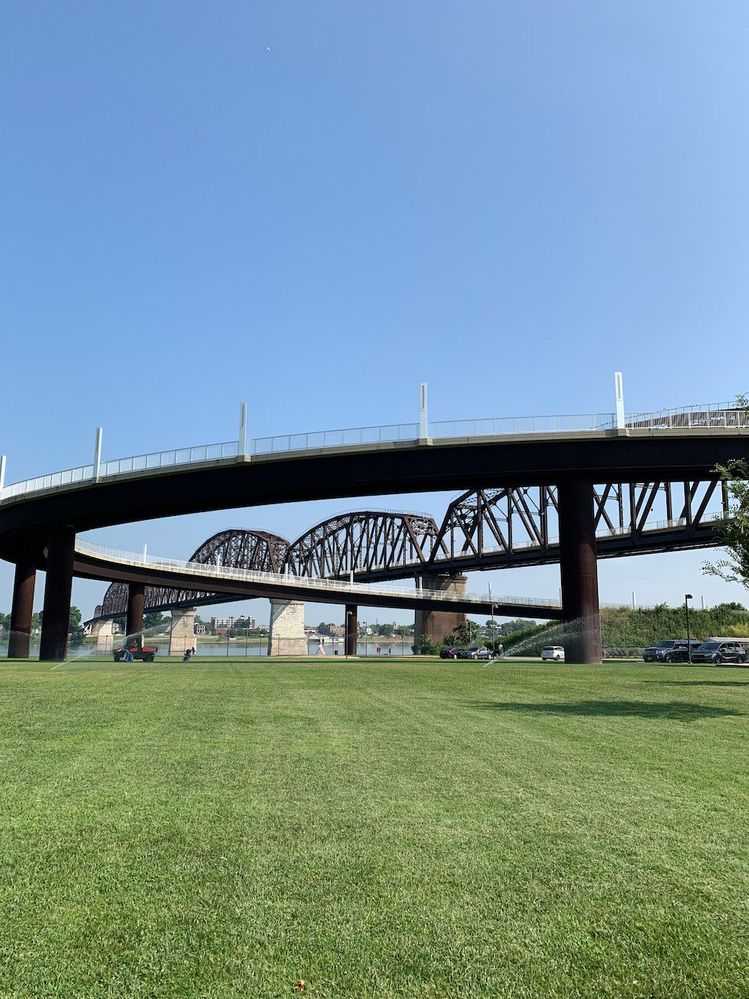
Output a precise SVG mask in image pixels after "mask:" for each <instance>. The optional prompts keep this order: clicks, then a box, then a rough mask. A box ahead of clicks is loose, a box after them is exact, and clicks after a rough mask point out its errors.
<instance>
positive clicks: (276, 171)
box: [0, 0, 749, 620]
mask: <svg viewBox="0 0 749 999" xmlns="http://www.w3.org/2000/svg"><path fill="white" fill-rule="evenodd" d="M748 34H749V7H747V5H746V4H745V3H739V2H722V3H720V4H719V5H707V4H684V3H677V2H661V3H658V4H652V3H645V2H639V0H630V2H629V3H626V4H624V3H600V2H597V0H596V2H589V3H582V2H577V3H576V2H568V3H564V4H558V3H555V2H554V3H552V2H538V3H532V4H516V3H512V4H510V3H501V2H496V0H492V2H488V0H487V2H482V0H478V2H473V3H457V2H455V3H452V2H450V3H448V2H439V0H438V2H436V3H435V2H430V3H426V2H423V0H414V2H411V3H409V4H403V3H394V2H388V0H384V2H383V0H378V2H377V3H355V4H352V3H350V2H343V0H340V2H332V0H320V2H318V3H316V4H303V3H295V4H290V3H283V2H277V0H276V2H273V3H270V2H263V0H258V2H255V3H252V4H247V3H240V2H223V0H217V2H216V3H211V4H205V3H196V2H191V0H180V2H179V3H177V2H172V3H165V2H160V0H148V2H129V3H127V4H111V3H110V4H83V3H77V2H59V0H54V2H51V0H29V2H13V0H9V2H6V3H5V4H3V5H2V10H0V121H2V140H0V141H1V142H2V156H0V191H2V195H1V198H2V201H1V202H0V204H1V206H2V207H1V215H0V283H1V288H2V294H0V331H1V333H2V370H3V375H4V377H3V384H2V392H1V393H0V452H4V453H7V454H8V478H9V480H11V481H12V480H14V479H18V478H23V477H26V476H28V475H33V474H37V473H41V472H46V471H50V470H52V469H56V468H64V467H68V466H71V465H78V464H81V463H84V462H86V461H88V460H89V458H90V453H91V451H92V446H93V434H94V428H95V427H96V426H97V425H99V424H101V425H103V426H104V428H105V454H106V455H107V456H111V457H115V456H121V455H125V454H133V453H139V452H142V451H150V450H159V449H161V448H166V447H171V446H179V445H185V444H192V443H197V442H204V441H216V440H226V439H227V438H232V437H234V436H236V418H237V407H238V403H239V402H240V400H242V399H247V400H248V403H249V407H250V431H251V434H252V435H266V434H273V433H283V432H287V431H298V430H307V429H319V428H325V427H339V426H351V425H360V424H378V423H390V422H400V421H405V420H411V419H414V418H415V410H416V403H417V387H418V383H419V382H420V381H427V382H428V383H429V391H430V410H431V415H432V416H433V417H434V418H437V419H440V418H444V419H450V418H453V417H474V416H479V417H480V416H488V415H496V416H499V415H512V414H521V413H555V412H570V411H573V412H594V411H599V410H610V409H611V408H612V406H613V401H612V395H613V390H612V378H613V372H614V371H615V370H617V369H620V370H622V371H623V372H624V375H625V391H626V401H627V406H628V408H629V409H651V408H657V407H660V406H678V405H684V404H688V403H690V402H695V401H713V400H714V401H717V400H722V399H728V398H732V397H734V396H735V395H736V393H738V392H741V391H745V390H746V389H747V387H748V386H747V375H746V371H747V364H746V360H747V331H746V328H747V316H748V315H749V281H747V270H748V263H749V261H748V259H747V256H748V255H747V233H749V206H748V204H747V197H746V188H747V177H749V162H748V161H749V127H748V125H749V122H748V121H747V116H748V114H749V69H748V68H747V59H746V38H747V37H748ZM445 501H446V498H445V497H413V498H409V499H408V500H407V501H406V500H404V503H406V505H408V506H409V507H414V506H415V507H416V508H417V509H426V510H430V511H433V512H435V513H441V512H442V510H443V509H444V505H445ZM347 505H349V504H347V503H346V502H345V501H341V502H340V503H336V504H312V505H306V506H303V507H293V508H292V507H288V508H283V509H278V508H277V509H273V510H260V511H250V512H247V513H241V512H237V513H234V514H232V515H228V514H227V515H224V514H221V515H218V514H217V515H210V516H204V517H196V518H191V519H190V520H181V521H175V522H171V523H163V524H149V525H135V526H128V527H124V528H119V529H116V530H111V531H108V532H102V533H100V537H106V539H107V540H108V541H109V542H111V543H112V544H117V545H121V546H123V547H136V548H139V547H141V546H142V544H143V542H144V541H145V542H148V544H149V549H150V550H151V551H153V552H159V553H163V554H166V555H174V556H183V555H187V554H189V553H190V551H192V549H193V548H195V547H197V545H198V544H199V543H200V541H201V540H202V539H203V538H205V537H206V536H208V535H209V534H211V533H213V531H215V530H219V529H221V528H222V527H224V526H227V525H229V524H231V525H235V524H236V525H239V526H263V527H266V528H268V529H272V530H276V531H278V532H279V533H281V534H285V535H286V536H290V537H293V536H295V535H296V534H299V533H301V531H302V530H304V529H305V528H306V527H307V526H309V525H310V524H311V523H313V522H315V521H316V520H318V519H320V517H321V516H322V515H324V514H325V513H326V512H328V511H331V512H337V511H338V510H341V509H345V508H346V506H347ZM355 505H356V506H361V505H362V501H360V500H357V501H356V504H355ZM385 505H387V506H388V507H389V506H391V505H392V501H391V500H388V501H387V503H386V504H385ZM701 561H702V556H701V555H699V554H692V555H680V556H669V557H661V558H658V559H647V560H643V559H630V560H624V561H620V562H617V563H616V564H614V563H608V564H606V565H605V566H603V567H602V571H601V584H602V597H603V598H604V599H610V600H618V599H627V597H628V595H629V593H630V592H631V591H632V590H637V591H638V595H640V597H641V599H643V600H646V599H649V600H656V599H666V600H670V601H678V600H679V599H680V598H681V594H682V593H683V591H684V589H685V587H687V588H689V589H690V590H691V591H692V592H693V593H696V594H699V593H703V592H704V593H705V594H707V595H708V599H710V600H711V601H714V600H719V599H736V598H741V597H742V591H741V590H737V589H736V588H731V587H727V586H725V585H723V584H720V583H718V582H716V581H713V580H709V579H706V578H704V577H702V576H701V575H700V573H699V565H700V563H701ZM495 578H496V582H493V587H494V589H495V591H499V592H506V591H514V592H517V591H519V592H524V591H525V592H528V593H529V594H531V595H536V594H537V595H544V594H546V595H555V594H556V590H557V585H558V583H557V578H558V577H557V572H556V569H545V570H536V571H534V572H533V573H530V572H524V573H513V574H505V575H504V576H503V577H500V576H499V575H497V576H496V577H495ZM10 581H11V569H10V567H9V566H7V565H5V564H3V566H2V567H0V607H2V608H3V609H7V608H8V607H9V604H10ZM472 586H474V588H479V584H478V582H477V583H476V584H473V583H472ZM40 590H41V587H40ZM100 593H101V588H100V587H95V586H93V584H78V583H77V584H76V586H75V589H74V599H75V600H76V602H77V603H79V605H80V606H81V607H82V609H83V610H84V613H88V612H90V610H91V609H92V607H93V605H94V603H96V602H97V599H98V597H99V596H100ZM257 616H258V617H259V618H263V617H264V614H263V612H262V610H261V609H260V608H259V607H258V609H257ZM312 616H313V619H315V618H316V619H318V620H319V614H318V613H317V611H316V610H313V613H312Z"/></svg>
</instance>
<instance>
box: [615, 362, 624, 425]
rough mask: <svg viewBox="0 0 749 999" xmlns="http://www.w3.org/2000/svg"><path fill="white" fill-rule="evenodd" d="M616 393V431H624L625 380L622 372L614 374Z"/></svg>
mask: <svg viewBox="0 0 749 999" xmlns="http://www.w3.org/2000/svg"><path fill="white" fill-rule="evenodd" d="M614 391H615V392H616V429H617V430H624V428H625V426H626V422H625V419H624V380H623V378H622V373H621V371H615V372H614Z"/></svg>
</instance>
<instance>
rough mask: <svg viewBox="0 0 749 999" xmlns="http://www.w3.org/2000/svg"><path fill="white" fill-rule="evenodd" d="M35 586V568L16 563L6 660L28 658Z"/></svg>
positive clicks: (28, 564)
mask: <svg viewBox="0 0 749 999" xmlns="http://www.w3.org/2000/svg"><path fill="white" fill-rule="evenodd" d="M35 586H36V567H35V566H33V565H32V564H31V563H30V562H17V563H16V573H15V577H14V580H13V603H12V605H11V609H10V637H9V638H8V659H28V658H29V645H30V643H31V616H32V614H33V611H34V587H35Z"/></svg>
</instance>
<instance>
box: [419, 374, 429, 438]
mask: <svg viewBox="0 0 749 999" xmlns="http://www.w3.org/2000/svg"><path fill="white" fill-rule="evenodd" d="M428 437H429V421H428V416H427V383H426V382H422V383H421V385H419V440H420V441H425V440H426V439H427V438H428Z"/></svg>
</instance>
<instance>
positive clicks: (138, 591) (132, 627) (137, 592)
mask: <svg viewBox="0 0 749 999" xmlns="http://www.w3.org/2000/svg"><path fill="white" fill-rule="evenodd" d="M145 603H146V587H145V584H143V583H128V585H127V621H126V624H125V635H126V636H128V637H129V636H130V635H142V634H143V608H144V607H145Z"/></svg>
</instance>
